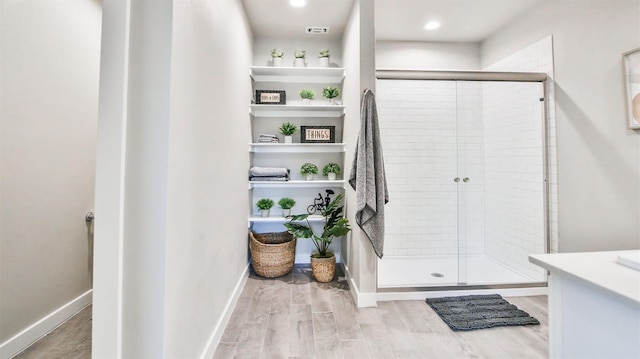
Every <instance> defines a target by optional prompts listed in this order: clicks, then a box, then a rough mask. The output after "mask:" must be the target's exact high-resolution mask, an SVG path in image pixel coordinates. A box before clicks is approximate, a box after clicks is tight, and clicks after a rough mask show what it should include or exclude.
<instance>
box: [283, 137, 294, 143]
mask: <svg viewBox="0 0 640 359" xmlns="http://www.w3.org/2000/svg"><path fill="white" fill-rule="evenodd" d="M284 143H293V136H284Z"/></svg>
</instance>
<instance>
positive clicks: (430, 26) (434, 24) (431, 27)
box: [424, 21, 440, 30]
mask: <svg viewBox="0 0 640 359" xmlns="http://www.w3.org/2000/svg"><path fill="white" fill-rule="evenodd" d="M439 27H440V23H439V22H437V21H429V22H428V23H427V24H426V25H424V28H425V29H426V30H435V29H437V28H439Z"/></svg>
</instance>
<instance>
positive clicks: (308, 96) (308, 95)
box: [300, 89, 316, 105]
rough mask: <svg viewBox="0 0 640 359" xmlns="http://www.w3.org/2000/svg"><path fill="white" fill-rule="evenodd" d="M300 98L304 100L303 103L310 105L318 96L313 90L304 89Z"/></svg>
mask: <svg viewBox="0 0 640 359" xmlns="http://www.w3.org/2000/svg"><path fill="white" fill-rule="evenodd" d="M300 97H301V98H302V103H303V104H305V105H308V104H309V103H311V100H313V98H314V97H316V94H315V92H313V90H309V89H302V90H300Z"/></svg>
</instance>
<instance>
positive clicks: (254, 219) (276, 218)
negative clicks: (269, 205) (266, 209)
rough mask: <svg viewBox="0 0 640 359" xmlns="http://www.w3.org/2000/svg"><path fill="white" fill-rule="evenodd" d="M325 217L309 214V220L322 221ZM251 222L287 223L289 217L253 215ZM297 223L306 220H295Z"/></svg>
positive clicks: (250, 218)
mask: <svg viewBox="0 0 640 359" xmlns="http://www.w3.org/2000/svg"><path fill="white" fill-rule="evenodd" d="M272 211H273V210H272ZM323 220H324V217H322V216H320V215H317V214H314V215H311V216H309V222H311V223H313V222H322V221H323ZM249 222H251V223H287V222H289V219H287V218H284V217H282V216H279V215H275V216H274V215H273V214H272V215H271V216H270V217H260V216H259V215H252V216H250V217H249ZM294 222H296V223H303V222H304V221H294Z"/></svg>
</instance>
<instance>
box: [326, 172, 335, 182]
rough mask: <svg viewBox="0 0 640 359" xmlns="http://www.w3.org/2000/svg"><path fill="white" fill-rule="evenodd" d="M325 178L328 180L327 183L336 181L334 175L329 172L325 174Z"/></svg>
mask: <svg viewBox="0 0 640 359" xmlns="http://www.w3.org/2000/svg"><path fill="white" fill-rule="evenodd" d="M327 178H328V179H329V181H335V180H336V174H335V173H333V172H329V173H327Z"/></svg>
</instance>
